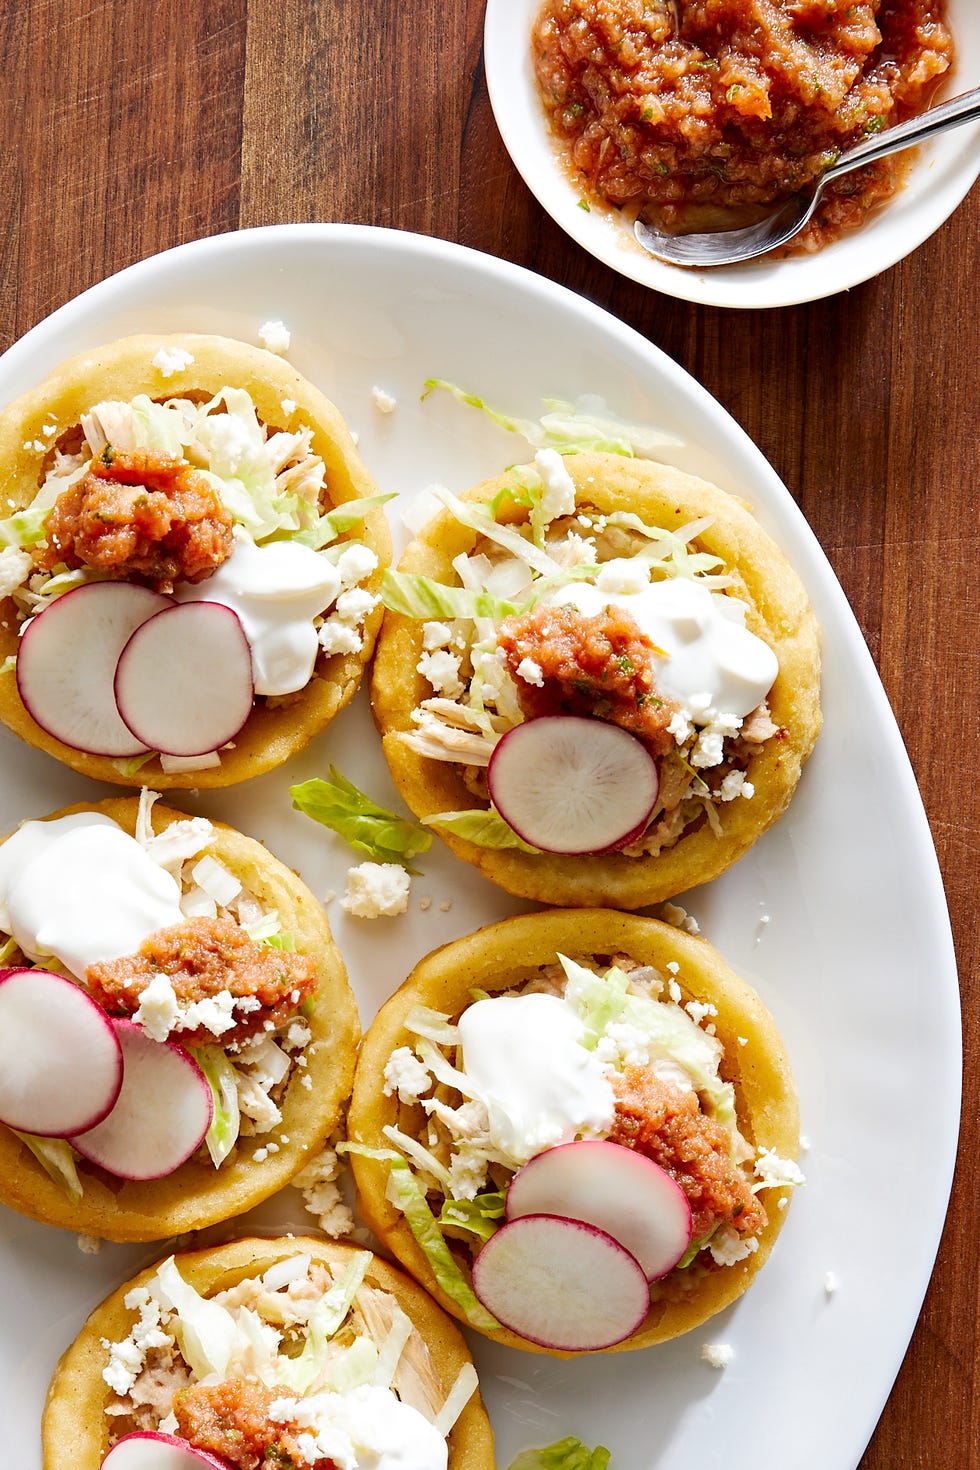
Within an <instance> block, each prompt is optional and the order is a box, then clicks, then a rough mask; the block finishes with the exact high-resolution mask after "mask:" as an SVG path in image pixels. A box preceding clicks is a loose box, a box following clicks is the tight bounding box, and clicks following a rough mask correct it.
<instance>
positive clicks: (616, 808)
mask: <svg viewBox="0 0 980 1470" xmlns="http://www.w3.org/2000/svg"><path fill="white" fill-rule="evenodd" d="M487 784H488V786H489V789H490V799H491V801H492V802H493V804H494V806H495V807H496V808H497V811H498V812H499V813H500V815H501V816H502V817H503V819H504V821H505V822H507V823H508V825H509V826H511V827H513V829H514V831H515V832H516V833H517V835H518V837H522V838H523V839H524V841H525V842H529V843H530V844H531V846H532V847H538V848H541V850H542V851H543V852H558V853H588V852H604V851H606V850H607V849H608V848H611V847H617V846H622V845H625V844H626V843H627V842H629V841H630V840H631V839H632V838H633V837H635V836H639V834H640V833H641V832H642V830H643V828H644V826H645V825H646V822H647V819H648V818H649V816H650V813H651V812H652V811H653V808H654V804H655V803H656V800H657V792H658V790H659V786H660V782H659V778H658V775H657V766H656V762H655V761H654V759H653V757H652V756H651V755H650V752H649V751H648V750H647V749H646V746H644V745H643V744H641V742H640V741H639V740H637V738H636V736H635V735H631V734H630V733H629V731H628V730H624V729H623V728H622V727H621V726H620V725H611V724H608V723H607V722H606V721H604V720H591V719H586V718H585V717H584V716H582V715H545V716H542V717H541V718H540V719H536V720H526V721H525V722H524V723H523V724H522V725H515V727H514V728H513V729H512V730H508V732H507V734H506V735H504V737H503V738H502V739H501V740H500V741H499V742H498V744H497V746H496V748H495V749H494V752H493V755H492V756H491V757H490V764H489V766H488V767H487Z"/></svg>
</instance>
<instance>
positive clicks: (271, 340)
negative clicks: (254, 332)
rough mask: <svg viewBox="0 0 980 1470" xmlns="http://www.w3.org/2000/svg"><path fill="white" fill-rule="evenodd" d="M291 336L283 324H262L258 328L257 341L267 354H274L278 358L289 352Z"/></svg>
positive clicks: (277, 322) (276, 322)
mask: <svg viewBox="0 0 980 1470" xmlns="http://www.w3.org/2000/svg"><path fill="white" fill-rule="evenodd" d="M291 340H292V334H291V332H290V331H289V328H288V327H287V326H286V324H285V322H279V321H275V322H263V323H262V325H261V327H259V341H260V342H261V343H262V346H263V347H264V348H265V349H266V351H267V352H276V353H278V354H279V355H280V356H282V354H283V353H284V352H288V351H289V344H290V342H291Z"/></svg>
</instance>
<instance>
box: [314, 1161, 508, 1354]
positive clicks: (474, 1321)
mask: <svg viewBox="0 0 980 1470" xmlns="http://www.w3.org/2000/svg"><path fill="white" fill-rule="evenodd" d="M337 1152H338V1153H356V1154H360V1155H361V1156H362V1157H364V1158H368V1159H377V1160H378V1161H379V1162H387V1163H388V1164H389V1165H390V1173H389V1175H388V1180H389V1185H390V1188H391V1192H392V1195H393V1200H392V1202H393V1203H394V1204H395V1205H396V1206H397V1208H398V1209H400V1210H401V1212H402V1214H403V1215H404V1216H405V1221H406V1223H407V1225H408V1228H409V1229H410V1230H411V1232H412V1234H413V1235H414V1237H415V1240H416V1244H417V1245H418V1246H419V1249H420V1250H421V1251H422V1252H423V1254H424V1256H425V1258H426V1260H427V1261H428V1263H429V1265H430V1267H431V1268H432V1274H433V1275H434V1276H435V1278H436V1281H437V1282H438V1283H439V1286H440V1287H441V1288H442V1290H443V1291H444V1292H445V1293H446V1295H447V1296H448V1297H451V1298H452V1300H453V1301H454V1302H455V1303H456V1305H457V1306H458V1307H459V1308H460V1310H461V1311H462V1312H463V1314H464V1315H465V1317H466V1320H467V1321H468V1322H469V1323H470V1324H471V1325H472V1326H473V1327H479V1328H482V1329H483V1330H485V1331H491V1332H493V1331H495V1330H496V1329H498V1328H499V1327H500V1323H499V1322H498V1321H497V1319H496V1317H493V1316H491V1314H490V1313H489V1312H488V1311H487V1309H486V1307H484V1306H483V1304H482V1302H481V1301H480V1300H479V1298H478V1297H477V1295H476V1293H475V1292H474V1290H473V1288H472V1286H471V1285H470V1283H469V1281H468V1280H467V1278H466V1276H465V1275H464V1274H463V1272H462V1271H461V1270H460V1268H459V1266H458V1265H457V1264H456V1261H455V1259H454V1257H453V1253H452V1251H451V1250H450V1249H449V1246H448V1245H447V1244H446V1238H445V1236H444V1235H443V1233H442V1231H441V1230H440V1229H439V1223H438V1221H437V1220H436V1218H435V1216H434V1215H433V1213H432V1211H431V1210H430V1209H429V1206H428V1204H427V1202H426V1198H425V1195H424V1193H423V1192H422V1187H421V1185H420V1184H419V1182H418V1180H417V1179H416V1178H415V1176H414V1174H413V1173H412V1171H411V1169H410V1168H409V1167H408V1164H407V1163H406V1162H405V1160H404V1159H403V1158H402V1156H401V1154H397V1153H395V1151H394V1149H388V1148H369V1147H367V1145H366V1144H360V1143H342V1144H340V1145H339V1146H338V1149H337Z"/></svg>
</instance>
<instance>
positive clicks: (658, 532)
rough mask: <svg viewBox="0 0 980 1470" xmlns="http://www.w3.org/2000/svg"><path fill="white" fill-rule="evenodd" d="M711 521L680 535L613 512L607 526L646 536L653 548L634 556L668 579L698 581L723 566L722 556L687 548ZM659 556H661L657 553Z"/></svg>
mask: <svg viewBox="0 0 980 1470" xmlns="http://www.w3.org/2000/svg"><path fill="white" fill-rule="evenodd" d="M711 523H712V521H711V517H710V516H705V517H703V518H702V519H701V520H700V521H693V522H692V523H691V524H690V525H687V526H682V527H681V528H680V530H679V531H668V530H666V529H665V527H663V526H649V525H647V523H646V521H643V520H641V519H640V517H639V516H638V515H636V514H635V513H634V512H633V511H631V510H614V511H610V513H609V515H607V516H606V524H607V525H610V526H621V527H622V528H623V529H624V530H628V531H636V532H637V533H638V534H639V535H641V536H646V538H647V540H648V541H650V542H651V543H652V544H651V545H650V546H648V547H645V548H643V549H641V550H640V551H638V552H636V553H635V555H636V556H637V557H638V558H639V559H640V560H642V561H645V562H646V563H647V565H648V566H650V567H651V568H653V569H655V570H656V571H660V572H663V573H664V575H665V576H668V577H695V576H703V575H705V574H706V573H709V572H714V571H716V570H717V569H718V567H721V566H724V562H723V560H722V558H721V557H720V556H712V555H711V553H710V552H707V551H688V544H689V543H690V542H691V541H693V540H695V538H696V537H697V536H699V535H700V534H701V533H702V532H703V531H705V530H707V528H708V527H709V526H710V525H711ZM658 552H659V553H660V554H659V555H658V554H657V553H658Z"/></svg>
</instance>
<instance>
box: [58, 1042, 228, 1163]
mask: <svg viewBox="0 0 980 1470" xmlns="http://www.w3.org/2000/svg"><path fill="white" fill-rule="evenodd" d="M112 1026H113V1029H114V1030H115V1033H116V1036H117V1038H118V1041H119V1045H120V1046H121V1047H122V1057H123V1080H122V1088H121V1090H120V1093H119V1096H118V1098H117V1099H116V1105H115V1107H114V1108H113V1109H112V1111H111V1112H110V1113H109V1114H108V1116H107V1117H106V1118H104V1119H103V1121H102V1122H101V1123H99V1124H97V1125H96V1127H94V1128H91V1129H88V1130H87V1131H86V1132H84V1133H76V1134H73V1135H72V1137H71V1142H72V1144H73V1145H74V1146H75V1148H77V1150H78V1152H79V1153H80V1154H81V1155H82V1157H83V1158H85V1159H88V1160H89V1162H90V1163H92V1164H99V1165H100V1166H101V1167H102V1168H103V1169H107V1170H108V1172H109V1173H110V1174H115V1175H117V1176H118V1177H119V1178H120V1179H162V1178H163V1177H164V1175H166V1174H172V1173H173V1171H174V1170H175V1169H179V1168H180V1166H181V1164H183V1163H186V1162H187V1160H188V1159H189V1158H190V1157H191V1155H192V1154H193V1153H195V1152H196V1151H197V1149H199V1148H200V1146H201V1144H202V1143H203V1141H204V1137H205V1134H206V1133H207V1131H208V1129H209V1128H210V1126H211V1117H212V1114H213V1112H214V1100H213V1096H212V1093H211V1087H210V1084H209V1083H208V1081H207V1079H206V1077H205V1076H204V1073H203V1072H202V1071H201V1069H200V1067H199V1066H198V1065H197V1063H196V1062H195V1060H194V1058H193V1057H192V1056H191V1055H190V1053H189V1052H187V1051H185V1050H184V1048H183V1047H181V1046H177V1045H175V1044H174V1043H173V1042H171V1041H153V1040H151V1038H150V1037H149V1036H147V1035H146V1032H145V1031H143V1030H142V1028H141V1027H140V1026H138V1025H137V1024H136V1022H135V1021H125V1020H116V1019H113V1020H112Z"/></svg>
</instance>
